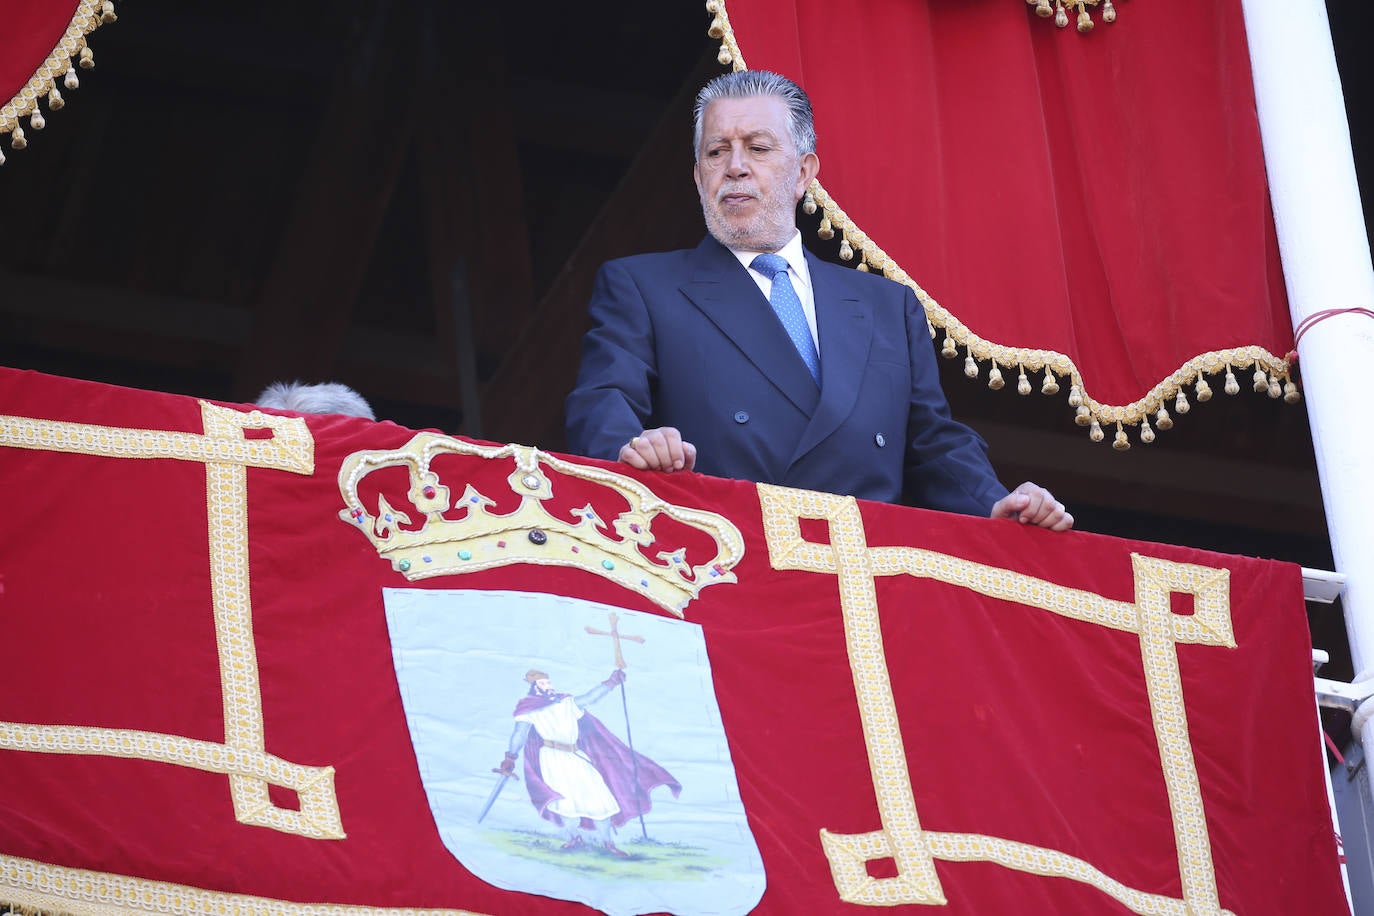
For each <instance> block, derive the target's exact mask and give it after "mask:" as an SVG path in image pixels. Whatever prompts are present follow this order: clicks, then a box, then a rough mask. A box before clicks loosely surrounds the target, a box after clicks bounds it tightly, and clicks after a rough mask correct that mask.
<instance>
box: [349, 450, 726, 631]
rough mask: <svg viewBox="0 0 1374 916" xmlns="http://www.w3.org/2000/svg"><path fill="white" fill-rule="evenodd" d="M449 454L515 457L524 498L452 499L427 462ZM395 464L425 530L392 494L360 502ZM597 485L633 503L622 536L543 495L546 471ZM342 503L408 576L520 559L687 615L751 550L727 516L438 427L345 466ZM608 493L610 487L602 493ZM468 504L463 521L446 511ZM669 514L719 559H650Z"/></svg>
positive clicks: (613, 476)
mask: <svg viewBox="0 0 1374 916" xmlns="http://www.w3.org/2000/svg"><path fill="white" fill-rule="evenodd" d="M444 455H462V456H468V457H476V458H485V459H489V460H501V459H510V458H513V459H514V469H513V470H512V472H511V473H510V475H509V476H508V477H507V478H506V484H507V485H508V486H509V487H510V489H511V490H512V491H514V492H515V493H517V494H519V496H520V503H519V505H518V506H517V507H516V508H515V509H514V510H513V511H510V512H507V513H505V514H496V513H495V512H493V511H492V507H494V506H495V505H496V501H495V500H492V499H489V498H487V497H486V496H484V495H483V494H481V493H479V492H478V491H477V490H476V489H474V488H473V486H472V484H470V483H468V484H465V488H464V490H463V495H462V498H461V499H460V500H459V501H458V504H457V505H454V504H453V503H452V502H451V500H450V489H449V487H447V486H445V485H444V484H442V483H441V482H440V481H439V478H438V476H437V475H436V474H435V473H434V472H433V471H432V470H431V469H430V465H431V463H432V462H433V461H434V460H435V459H436V458H438V457H440V456H444ZM388 467H404V468H407V469H408V471H409V489H408V490H407V492H406V498H407V499H408V500H409V502H410V504H411V505H412V506H414V508H415V510H416V511H417V512H418V513H419V514H420V516H421V517H422V519H423V521H421V523H420V525H419V527H418V528H411V527H403V526H410V525H411V518H410V515H409V514H407V513H406V512H403V511H401V510H398V509H396V508H394V507H393V506H392V505H391V503H390V502H388V500H387V498H386V495H385V493H379V494H378V495H377V506H376V511H375V513H373V512H369V511H368V509H367V508H366V507H365V506H364V505H363V501H362V498H361V497H360V496H359V493H358V485H359V483H360V482H361V481H362V480H363V479H364V478H365V477H366V476H367V475H368V474H370V473H372V472H374V471H377V470H380V469H382V468H388ZM546 468H548V469H552V470H555V471H558V472H559V473H561V474H565V475H568V476H570V477H577V478H581V479H582V480H586V481H591V482H594V483H596V484H600V485H602V486H604V487H606V488H608V489H610V490H612V491H614V492H615V493H616V494H619V497H620V498H621V500H623V501H624V502H626V503H628V504H629V508H628V509H626V510H625V511H622V512H621V513H620V514H619V515H617V516H616V518H615V519H614V520H613V521H612V523H611V526H610V527H611V528H612V529H614V531H615V533H616V535H618V537H615V538H613V537H610V536H608V534H607V533H606V528H607V525H606V523H605V522H604V521H602V519H601V517H600V516H599V515H598V514H597V512H596V509H595V508H593V506H592V504H591V503H590V502H589V503H588V504H587V505H585V506H583V507H582V508H581V509H575V510H571V511H570V513H569V514H570V516H571V518H570V519H569V520H568V521H564V520H563V519H561V518H558V517H556V516H554V515H553V514H551V513H550V512H549V511H548V510H547V509H546V508H545V506H544V502H545V501H546V500H548V499H550V498H551V497H552V496H553V484H552V482H551V481H550V479H549V477H548V475H547V474H546V473H545V469H546ZM339 492H340V494H342V496H343V501H344V509H343V510H341V511H340V512H339V518H341V519H343V520H344V521H345V522H347V523H349V524H350V525H352V526H353V527H355V528H357V529H358V530H359V531H361V532H362V533H363V535H364V536H365V537H366V538H367V539H368V540H369V541H370V542H371V543H372V545H373V546H374V547H375V548H376V549H377V553H378V554H380V555H381V556H382V557H384V558H386V559H388V560H390V561H391V565H392V568H394V569H396V570H397V571H399V572H400V573H401V574H402V575H404V576H405V577H406V578H407V579H411V580H415V579H427V578H430V577H433V576H446V575H456V574H459V573H465V572H473V571H476V570H479V569H491V568H493V567H497V566H506V565H510V564H514V563H535V564H546V565H547V564H552V565H559V566H572V567H576V568H578V569H585V570H587V571H589V572H593V573H596V574H597V575H600V576H604V577H605V578H607V579H610V580H611V581H613V582H615V583H617V584H618V585H621V586H623V587H625V588H628V589H630V590H631V591H635V592H639V593H640V594H641V595H645V596H646V597H648V598H650V599H651V600H653V601H655V602H657V603H658V604H660V605H662V606H663V607H664V608H666V609H667V610H669V611H671V612H673V613H674V614H677V615H678V616H679V617H680V616H682V609H683V608H685V607H686V606H687V603H688V602H690V601H691V600H692V599H693V598H695V597H696V596H697V594H698V593H699V592H700V591H701V590H702V589H703V588H705V587H706V586H708V585H715V584H717V583H720V582H734V581H736V579H735V574H734V572H733V569H734V567H735V566H736V565H737V564H738V563H739V561H740V559H741V558H742V557H743V556H744V539H743V537H741V536H740V533H739V529H737V528H736V527H735V526H734V525H733V524H731V523H730V522H729V521H728V520H727V519H725V518H724V517H723V516H720V515H717V514H715V513H712V512H705V511H702V510H699V509H690V508H687V507H684V506H677V505H674V504H672V503H669V502H666V501H664V500H662V499H660V498H658V497H657V496H655V495H654V493H653V491H651V490H650V489H649V488H648V487H646V486H644V485H643V484H642V483H640V482H638V481H636V480H633V479H631V478H629V477H626V476H624V475H621V474H617V473H615V472H613V471H607V470H603V469H601V468H595V467H590V466H587V465H581V464H576V463H573V462H570V461H563V460H561V459H559V458H556V457H554V456H553V455H549V454H547V453H545V452H541V451H539V450H537V449H534V448H529V447H527V446H522V445H505V446H480V445H475V444H473V443H470V442H464V441H461V440H459V439H454V438H452V437H449V436H442V435H437V434H435V433H418V434H416V435H415V437H414V438H412V439H411V440H410V441H409V442H407V443H406V444H405V445H404V446H402V447H401V448H399V449H396V450H394V451H378V452H372V451H364V452H356V453H354V454H352V455H350V456H348V458H347V459H345V461H344V463H343V466H342V467H340V469H339ZM603 492H604V491H603ZM450 510H452V511H453V512H458V511H460V510H461V511H462V515H461V516H460V517H456V518H450V517H447V515H446V514H447V513H450ZM661 515H662V516H668V517H669V518H672V519H675V520H677V521H679V522H682V523H683V524H686V525H689V526H691V527H693V528H696V529H698V530H699V531H702V532H704V533H706V534H708V535H710V536H711V539H712V541H713V543H714V547H715V556H714V557H712V558H711V559H709V560H707V561H706V562H705V563H701V564H697V565H693V564H691V563H690V562H689V561H688V559H687V556H686V548H685V547H678V548H676V549H673V550H666V551H659V552H657V553H655V554H654V556H653V557H652V558H651V557H650V556H648V555H647V554H646V553H645V551H644V550H642V549H641V548H648V547H649V546H650V545H651V544H653V543H654V541H655V537H654V534H653V530H652V526H653V522H654V520H655V519H656V518H658V517H659V516H661Z"/></svg>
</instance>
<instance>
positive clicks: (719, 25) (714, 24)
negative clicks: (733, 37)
mask: <svg viewBox="0 0 1374 916" xmlns="http://www.w3.org/2000/svg"><path fill="white" fill-rule="evenodd" d="M706 34H707V35H710V36H711V37H712V38H715V39H717V40H719V39H721V38H724V37H725V23H723V22H721V21H720V16H716V17H715V18H714V19H712V20H711V27H710V28H709V29H707V30H706Z"/></svg>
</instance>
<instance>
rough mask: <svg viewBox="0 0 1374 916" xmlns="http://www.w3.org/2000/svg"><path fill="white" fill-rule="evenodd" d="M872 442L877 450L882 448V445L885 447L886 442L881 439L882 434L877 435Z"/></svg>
mask: <svg viewBox="0 0 1374 916" xmlns="http://www.w3.org/2000/svg"><path fill="white" fill-rule="evenodd" d="M873 441H874V442H875V443H876V444H877V446H878V448H882V447H883V446H884V445H887V440H886V439H884V438H883V434H882V433H878V435H876V436H874V437H873Z"/></svg>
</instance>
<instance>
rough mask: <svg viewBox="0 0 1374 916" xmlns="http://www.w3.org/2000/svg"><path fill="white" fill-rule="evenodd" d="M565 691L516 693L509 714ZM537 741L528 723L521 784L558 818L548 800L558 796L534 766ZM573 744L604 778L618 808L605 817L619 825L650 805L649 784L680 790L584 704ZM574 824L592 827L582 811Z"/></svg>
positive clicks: (545, 812) (540, 740) (550, 700)
mask: <svg viewBox="0 0 1374 916" xmlns="http://www.w3.org/2000/svg"><path fill="white" fill-rule="evenodd" d="M566 696H568V694H566V693H564V694H558V695H557V696H555V697H542V696H529V697H522V698H521V699H520V701H519V702H518V703H516V704H515V715H517V716H518V715H521V714H522V713H527V712H533V711H534V710H536V709H543V708H544V707H545V706H548V705H550V704H551V703H556V702H558V701H559V700H561V699H563V698H564V697H566ZM543 746H544V739H543V738H541V737H540V736H539V732H538V731H537V730H536V729H533V728H532V729H530V735H529V737H528V738H527V739H526V740H525V752H524V756H525V788H526V789H528V790H529V793H530V801H531V802H532V803H533V804H534V807H535V808H537V809H539V815H540V816H541V817H543V818H545V819H547V820H550V821H553V822H554V823H556V824H561V823H562V820H563V819H562V818H561V817H560V816H559V815H557V814H555V813H554V812H552V811H550V810H549V805H550V804H551V803H553V802H554V801H556V800H557V799H560V798H562V797H563V796H561V795H559V794H558V793H557V792H555V791H554V790H553V789H551V788H549V785H548V783H546V782H544V778H543V774H542V773H540V771H539V749H540V748H541V747H543ZM577 747H578V750H580V751H582V752H583V753H584V754H586V755H587V757H589V758H590V759H591V761H592V766H594V767H596V770H597V772H598V773H600V774H601V778H602V779H604V780H605V781H606V787H607V788H608V789H610V790H611V795H612V797H614V798H615V801H616V804H618V805H619V806H620V813H618V814H616V815H614V816H613V817H612V818H611V824H612V825H613V826H616V827H620V826H623V825H624V824H625V823H626V822H627V821H629V820H631V819H633V818H636V817H638V816H639V815H641V814H644V813H645V812H647V811H649V810H650V809H651V808H653V802H652V801H651V800H650V798H649V792H650V790H652V789H653V788H654V787H655V786H667V787H668V788H669V789H671V790H672V793H673V797H674V798H677V796H678V795H679V793H681V792H682V784H681V783H679V782H678V781H677V780H676V779H674V778H673V776H672V774H671V773H669V772H668V771H667V770H665V769H664V768H663V767H661V766H659V765H658V764H657V763H654V761H652V760H650V759H649V758H648V757H645V756H644V755H643V754H641V753H639V752H638V751H632V750H630V748H629V747H628V746H627V745H626V744H625V742H623V741H621V740H620V739H619V738H617V737H616V736H615V734H614V733H613V732H612V731H611V730H610V729H608V728H607V727H606V726H605V725H602V724H601V720H599V719H597V718H596V716H594V715H592V714H591V713H589V712H587V711H586V710H585V709H584V710H582V717H581V718H580V719H578V720H577ZM580 826H581V827H582V829H583V830H591V829H593V825H592V822H591V820H590V819H588V818H585V817H584V818H582V823H581V825H580Z"/></svg>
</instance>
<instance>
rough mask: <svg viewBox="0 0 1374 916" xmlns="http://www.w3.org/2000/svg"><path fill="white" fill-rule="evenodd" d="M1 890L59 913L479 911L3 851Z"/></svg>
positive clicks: (412, 915)
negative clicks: (172, 878) (314, 898)
mask: <svg viewBox="0 0 1374 916" xmlns="http://www.w3.org/2000/svg"><path fill="white" fill-rule="evenodd" d="M0 893H2V894H4V896H5V898H6V899H5V900H4V901H3V902H4V903H8V904H12V905H17V906H24V907H32V908H35V909H40V910H42V911H43V912H45V913H54V914H60V916H66V914H73V916H133V914H158V916H204V914H207V913H213V914H215V916H482V914H480V913H475V912H473V911H471V910H426V909H404V908H390V907H369V906H350V905H347V904H333V903H293V902H291V901H289V900H276V899H273V898H271V897H250V896H247V895H245V894H225V893H218V892H215V891H207V890H202V889H200V888H197V887H187V886H186V885H183V884H171V883H168V882H165V881H147V880H144V879H141V878H128V877H125V876H123V875H113V874H108V873H106V872H98V871H86V870H84V869H79V868H63V867H61V866H58V865H47V864H45V863H43V862H35V861H33V860H32V859H21V858H18V857H16V856H7V855H0Z"/></svg>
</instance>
